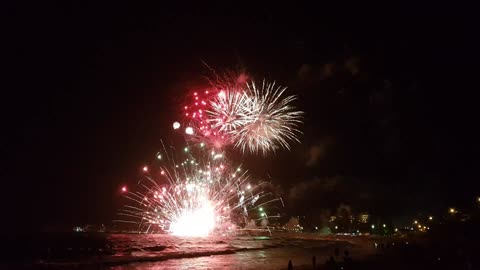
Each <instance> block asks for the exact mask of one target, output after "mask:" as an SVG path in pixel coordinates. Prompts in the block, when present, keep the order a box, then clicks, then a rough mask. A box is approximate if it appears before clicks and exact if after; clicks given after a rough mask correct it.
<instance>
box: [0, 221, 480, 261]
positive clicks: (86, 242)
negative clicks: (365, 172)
mask: <svg viewBox="0 0 480 270" xmlns="http://www.w3.org/2000/svg"><path fill="white" fill-rule="evenodd" d="M2 240H3V241H2V243H3V246H4V249H3V250H4V251H3V253H2V260H1V261H2V262H1V263H0V269H72V268H73V269H116V270H124V269H125V270H127V269H144V270H147V269H288V267H289V261H291V269H314V268H315V269H409V270H415V269H480V268H479V264H478V259H477V258H478V254H477V253H478V251H477V240H478V239H477V238H476V237H475V236H472V235H468V234H465V233H461V234H460V233H458V234H448V233H447V232H445V231H437V232H433V233H427V234H416V235H408V236H406V235H404V236H396V237H347V236H342V237H337V236H330V237H320V236H317V235H313V234H290V235H274V236H270V237H265V236H242V237H209V238H178V237H172V236H169V235H138V234H83V233H79V234H78V233H64V234H45V233H43V234H36V235H24V236H22V237H18V236H15V237H13V236H11V237H5V236H4V237H3V239H2Z"/></svg>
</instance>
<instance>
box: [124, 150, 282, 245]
mask: <svg viewBox="0 0 480 270" xmlns="http://www.w3.org/2000/svg"><path fill="white" fill-rule="evenodd" d="M189 148H192V149H189ZM193 148H194V147H187V150H188V151H184V155H185V159H184V160H183V162H181V163H179V164H177V163H175V162H173V161H172V159H170V158H166V159H167V160H168V161H165V162H161V163H162V164H161V166H159V169H158V171H157V172H153V169H152V168H153V167H150V169H147V170H143V171H144V174H145V175H144V178H142V180H141V182H140V183H139V186H140V188H141V190H140V191H130V192H128V195H126V197H127V198H128V199H129V200H130V202H132V203H131V204H129V205H126V206H125V207H124V208H123V209H122V210H121V212H120V215H122V216H125V217H128V218H130V219H127V220H124V219H122V220H119V221H124V222H129V223H135V224H137V225H138V230H139V231H141V232H145V233H155V232H161V231H166V232H168V233H171V234H173V235H179V236H207V235H209V234H212V233H220V234H226V233H229V232H235V231H236V230H238V229H240V228H242V227H243V226H245V225H246V224H247V223H248V221H249V220H250V219H258V220H267V219H268V218H272V217H275V215H267V213H266V212H264V210H263V208H262V212H261V213H260V215H259V213H258V211H253V213H254V214H252V213H250V210H252V209H257V208H259V207H265V205H266V204H267V203H272V202H274V201H281V199H280V198H275V197H274V196H273V194H272V193H271V192H267V191H266V190H265V189H263V187H264V185H265V183H261V184H258V185H254V184H253V183H251V182H250V181H249V177H248V175H247V172H246V171H243V170H242V169H241V168H240V167H233V166H232V165H231V164H230V163H229V162H228V161H227V160H226V159H225V155H224V153H222V152H214V151H212V152H208V153H206V151H205V150H203V149H204V148H202V147H201V146H199V145H198V146H197V147H196V148H195V149H193ZM193 152H197V153H200V154H199V155H198V156H200V158H195V157H194V155H193V154H192V153H193ZM163 156H168V155H166V154H163ZM157 162H158V160H157ZM170 163H171V164H170ZM144 168H147V166H145V167H144ZM282 204H283V203H282ZM267 229H268V227H267Z"/></svg>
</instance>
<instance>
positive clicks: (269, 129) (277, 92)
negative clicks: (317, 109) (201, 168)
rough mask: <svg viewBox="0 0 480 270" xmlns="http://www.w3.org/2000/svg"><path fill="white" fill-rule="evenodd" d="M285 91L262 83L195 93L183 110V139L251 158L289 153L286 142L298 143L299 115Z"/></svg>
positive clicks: (273, 85) (291, 97)
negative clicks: (226, 148) (229, 148)
mask: <svg viewBox="0 0 480 270" xmlns="http://www.w3.org/2000/svg"><path fill="white" fill-rule="evenodd" d="M286 89H287V88H286V87H282V86H277V85H276V84H275V83H266V82H265V81H264V82H263V83H262V84H261V85H260V87H259V86H257V85H256V84H255V83H254V82H250V83H247V84H232V85H231V86H227V85H225V84H223V88H222V89H212V90H209V91H205V95H200V94H199V93H197V92H195V93H194V95H193V98H194V99H193V101H194V102H193V104H191V105H188V106H185V107H184V109H185V110H186V112H185V116H187V117H188V126H189V127H187V130H186V131H185V133H186V134H187V135H189V136H188V137H187V139H188V140H189V141H192V142H199V141H201V142H204V143H206V144H208V145H211V146H214V147H215V148H217V149H221V148H223V147H224V146H227V145H233V146H234V148H237V149H240V150H241V151H242V152H243V153H246V152H250V153H253V154H256V153H259V152H261V153H262V154H264V155H265V154H267V153H268V152H272V151H275V150H276V149H278V148H285V149H290V145H289V143H290V142H292V141H296V142H299V140H298V135H299V134H300V133H301V132H300V131H299V129H298V126H299V125H300V124H301V123H302V114H303V113H302V112H301V111H298V110H297V109H296V108H295V107H294V106H293V105H292V103H293V102H294V101H295V99H296V97H295V96H286V97H284V92H285V91H286Z"/></svg>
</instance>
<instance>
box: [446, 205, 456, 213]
mask: <svg viewBox="0 0 480 270" xmlns="http://www.w3.org/2000/svg"><path fill="white" fill-rule="evenodd" d="M448 212H449V213H450V214H455V213H456V212H457V210H456V209H455V208H453V207H451V208H449V209H448Z"/></svg>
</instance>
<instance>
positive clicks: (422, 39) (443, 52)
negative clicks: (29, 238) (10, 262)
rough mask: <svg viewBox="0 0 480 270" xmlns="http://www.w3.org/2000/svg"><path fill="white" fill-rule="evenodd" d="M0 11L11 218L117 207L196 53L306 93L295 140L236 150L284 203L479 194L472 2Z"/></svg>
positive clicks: (71, 220)
mask: <svg viewBox="0 0 480 270" xmlns="http://www.w3.org/2000/svg"><path fill="white" fill-rule="evenodd" d="M3 12H5V13H6V14H5V15H6V16H3V17H4V18H6V19H7V23H6V25H7V28H8V29H6V31H5V33H4V38H3V39H4V41H6V43H7V49H5V50H4V52H3V53H4V54H5V57H4V59H6V61H4V64H5V63H6V64H7V69H6V72H4V75H7V81H8V82H11V84H9V85H10V86H9V87H7V88H4V89H2V99H1V100H2V118H3V119H4V120H3V121H2V132H1V135H0V136H1V137H0V139H1V140H0V151H1V153H2V156H4V157H5V158H6V161H5V162H2V165H1V167H0V168H1V171H0V173H1V179H2V183H3V185H4V187H3V189H2V190H3V192H4V195H3V196H2V201H3V202H2V206H3V209H4V216H5V217H7V220H10V221H11V222H7V223H9V224H15V225H17V224H23V225H25V226H32V227H35V228H39V227H46V226H56V225H70V224H77V223H96V222H109V221H110V220H112V219H113V218H114V214H115V213H116V211H117V208H118V207H119V206H120V205H121V197H120V194H119V188H120V186H121V185H123V184H125V183H127V184H132V183H134V182H135V181H136V179H137V177H138V172H139V168H140V167H141V166H142V165H143V164H144V162H146V161H148V160H150V159H151V158H152V157H153V155H154V154H155V153H156V151H157V149H158V147H159V141H160V139H162V138H165V137H168V136H170V135H169V134H170V133H171V128H170V125H171V123H172V122H173V121H175V120H176V119H175V118H176V113H177V111H176V108H177V107H178V102H179V101H180V100H181V97H182V96H183V95H185V93H187V91H189V90H190V89H191V88H192V87H199V86H201V85H204V84H205V83H206V81H205V79H204V77H203V76H211V73H209V70H208V69H207V68H206V66H205V65H204V64H203V62H206V63H208V64H209V65H210V66H211V67H213V68H214V69H216V70H217V71H224V70H246V72H247V73H248V74H249V75H250V76H251V77H253V78H255V79H257V80H261V79H263V78H267V79H269V80H276V81H278V82H279V83H281V84H284V85H287V86H289V88H290V91H291V92H290V93H294V94H297V95H298V96H299V97H300V100H299V103H298V105H299V107H300V108H301V109H302V110H304V111H305V112H306V115H305V125H304V127H302V129H303V131H304V135H303V136H302V144H301V145H296V146H295V147H293V149H292V151H291V152H279V153H278V154H277V155H272V156H269V157H266V158H264V157H253V158H246V159H243V160H246V161H245V162H246V163H247V165H251V166H252V171H253V172H254V173H256V174H258V175H259V176H265V175H269V176H270V177H271V180H272V181H273V182H274V183H275V184H276V185H278V186H279V187H281V189H282V190H283V197H284V198H285V200H286V202H287V204H288V205H289V206H288V207H287V210H286V211H287V212H289V213H292V214H298V213H299V210H298V209H305V206H306V205H308V206H309V208H308V209H310V211H317V209H335V208H336V207H337V206H338V205H339V204H341V203H344V204H348V205H350V206H351V207H352V208H353V209H355V210H358V211H360V210H364V209H365V210H368V211H371V212H374V213H380V214H381V213H392V215H405V214H410V213H415V212H417V211H429V212H433V211H443V209H444V207H447V206H450V205H455V206H464V207H467V206H469V205H470V206H471V205H472V202H473V200H474V198H475V196H477V195H479V194H480V187H479V184H478V173H477V168H478V161H479V154H480V153H479V142H478V138H479V136H478V135H479V133H478V131H477V125H478V120H477V119H478V117H477V116H478V109H477V108H478V105H477V103H478V101H477V100H478V99H477V97H478V82H477V81H476V80H475V79H476V76H477V72H476V71H477V70H478V63H479V62H478V60H477V59H478V58H477V55H478V46H476V44H477V42H476V40H475V38H476V37H475V36H476V32H477V31H476V29H475V24H474V22H473V19H472V17H470V15H469V13H468V12H465V11H460V10H455V12H454V11H453V10H448V9H444V10H442V11H441V12H436V13H435V15H434V16H433V15H428V14H429V13H427V12H424V10H418V9H413V11H412V9H407V8H405V9H398V10H388V11H375V10H373V9H371V10H370V11H369V12H363V11H360V10H357V11H355V12H345V11H342V10H335V11H327V10H323V9H321V8H318V7H314V6H309V7H306V6H305V7H298V6H295V7H293V6H275V5H273V6H272V5H268V6H267V5H265V6H261V5H258V4H257V5H255V6H254V7H251V6H248V5H247V4H245V5H238V6H229V5H225V6H223V7H208V6H204V5H196V6H195V5H186V4H185V5H184V6H176V7H170V6H164V5H161V4H158V6H148V7H147V6H129V5H123V4H118V3H109V4H103V5H99V4H85V3H79V4H78V5H60V4H51V5H38V6H34V5H32V6H28V5H24V6H15V7H9V8H7V9H4V11H3ZM287 165H289V166H287ZM302 211H303V212H304V213H300V214H309V213H308V211H306V210H302ZM302 211H300V212H302ZM2 220H3V219H2ZM3 225H5V224H3Z"/></svg>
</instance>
